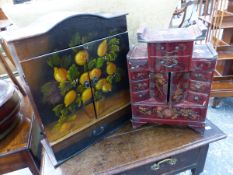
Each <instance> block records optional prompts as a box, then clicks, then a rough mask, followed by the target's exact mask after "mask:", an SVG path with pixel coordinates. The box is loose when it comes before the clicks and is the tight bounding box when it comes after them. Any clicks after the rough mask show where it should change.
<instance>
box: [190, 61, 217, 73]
mask: <svg viewBox="0 0 233 175" xmlns="http://www.w3.org/2000/svg"><path fill="white" fill-rule="evenodd" d="M215 63H216V62H215V60H213V61H209V60H205V59H203V60H201V59H198V60H195V59H193V61H192V63H191V71H200V72H208V71H214V68H215Z"/></svg>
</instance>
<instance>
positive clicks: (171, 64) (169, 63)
mask: <svg viewBox="0 0 233 175" xmlns="http://www.w3.org/2000/svg"><path fill="white" fill-rule="evenodd" d="M160 64H161V65H162V66H164V67H167V68H173V67H175V66H176V65H177V64H178V61H177V60H176V59H173V60H171V61H170V60H169V61H165V60H161V61H160Z"/></svg>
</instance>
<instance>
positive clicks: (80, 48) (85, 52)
mask: <svg viewBox="0 0 233 175" xmlns="http://www.w3.org/2000/svg"><path fill="white" fill-rule="evenodd" d="M5 39H6V40H7V42H8V45H9V49H10V51H11V53H12V54H13V56H14V59H15V62H16V64H17V68H18V70H19V73H20V76H21V77H22V78H23V79H25V82H26V84H27V85H28V87H27V91H28V94H30V97H31V101H32V102H33V104H34V111H35V112H36V116H37V117H38V119H39V120H40V121H41V124H42V126H43V131H44V135H45V137H46V139H47V143H46V144H47V145H45V148H46V149H47V150H51V151H49V153H50V154H49V155H51V156H53V154H54V156H55V159H54V158H51V160H54V162H53V163H54V165H58V164H60V163H62V162H63V161H64V160H66V159H68V158H69V157H71V156H73V155H74V154H76V153H77V152H79V151H81V150H83V149H84V148H85V147H87V146H88V145H90V144H93V143H94V142H96V141H97V140H98V139H100V138H102V137H103V136H104V135H106V134H107V133H109V132H111V131H112V130H114V129H116V128H117V127H119V126H120V125H121V124H122V123H123V122H124V121H127V120H128V119H129V114H130V94H129V84H128V75H127V62H126V55H127V52H128V51H129V44H128V32H127V26H126V15H125V14H73V13H55V14H51V15H48V16H45V17H43V18H41V19H40V20H38V21H37V22H35V23H34V24H32V25H31V26H29V27H26V28H24V29H21V30H19V31H17V32H15V31H14V33H8V35H7V36H6V37H5Z"/></svg>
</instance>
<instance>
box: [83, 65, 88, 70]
mask: <svg viewBox="0 0 233 175" xmlns="http://www.w3.org/2000/svg"><path fill="white" fill-rule="evenodd" d="M87 71H88V66H87V64H84V65H83V72H87Z"/></svg>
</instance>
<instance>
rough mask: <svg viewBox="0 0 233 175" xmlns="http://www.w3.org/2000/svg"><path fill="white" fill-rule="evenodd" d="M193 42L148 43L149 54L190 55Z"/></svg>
mask: <svg viewBox="0 0 233 175" xmlns="http://www.w3.org/2000/svg"><path fill="white" fill-rule="evenodd" d="M192 50H193V42H173V43H149V44H148V52H149V56H175V55H176V56H184V55H192Z"/></svg>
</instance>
